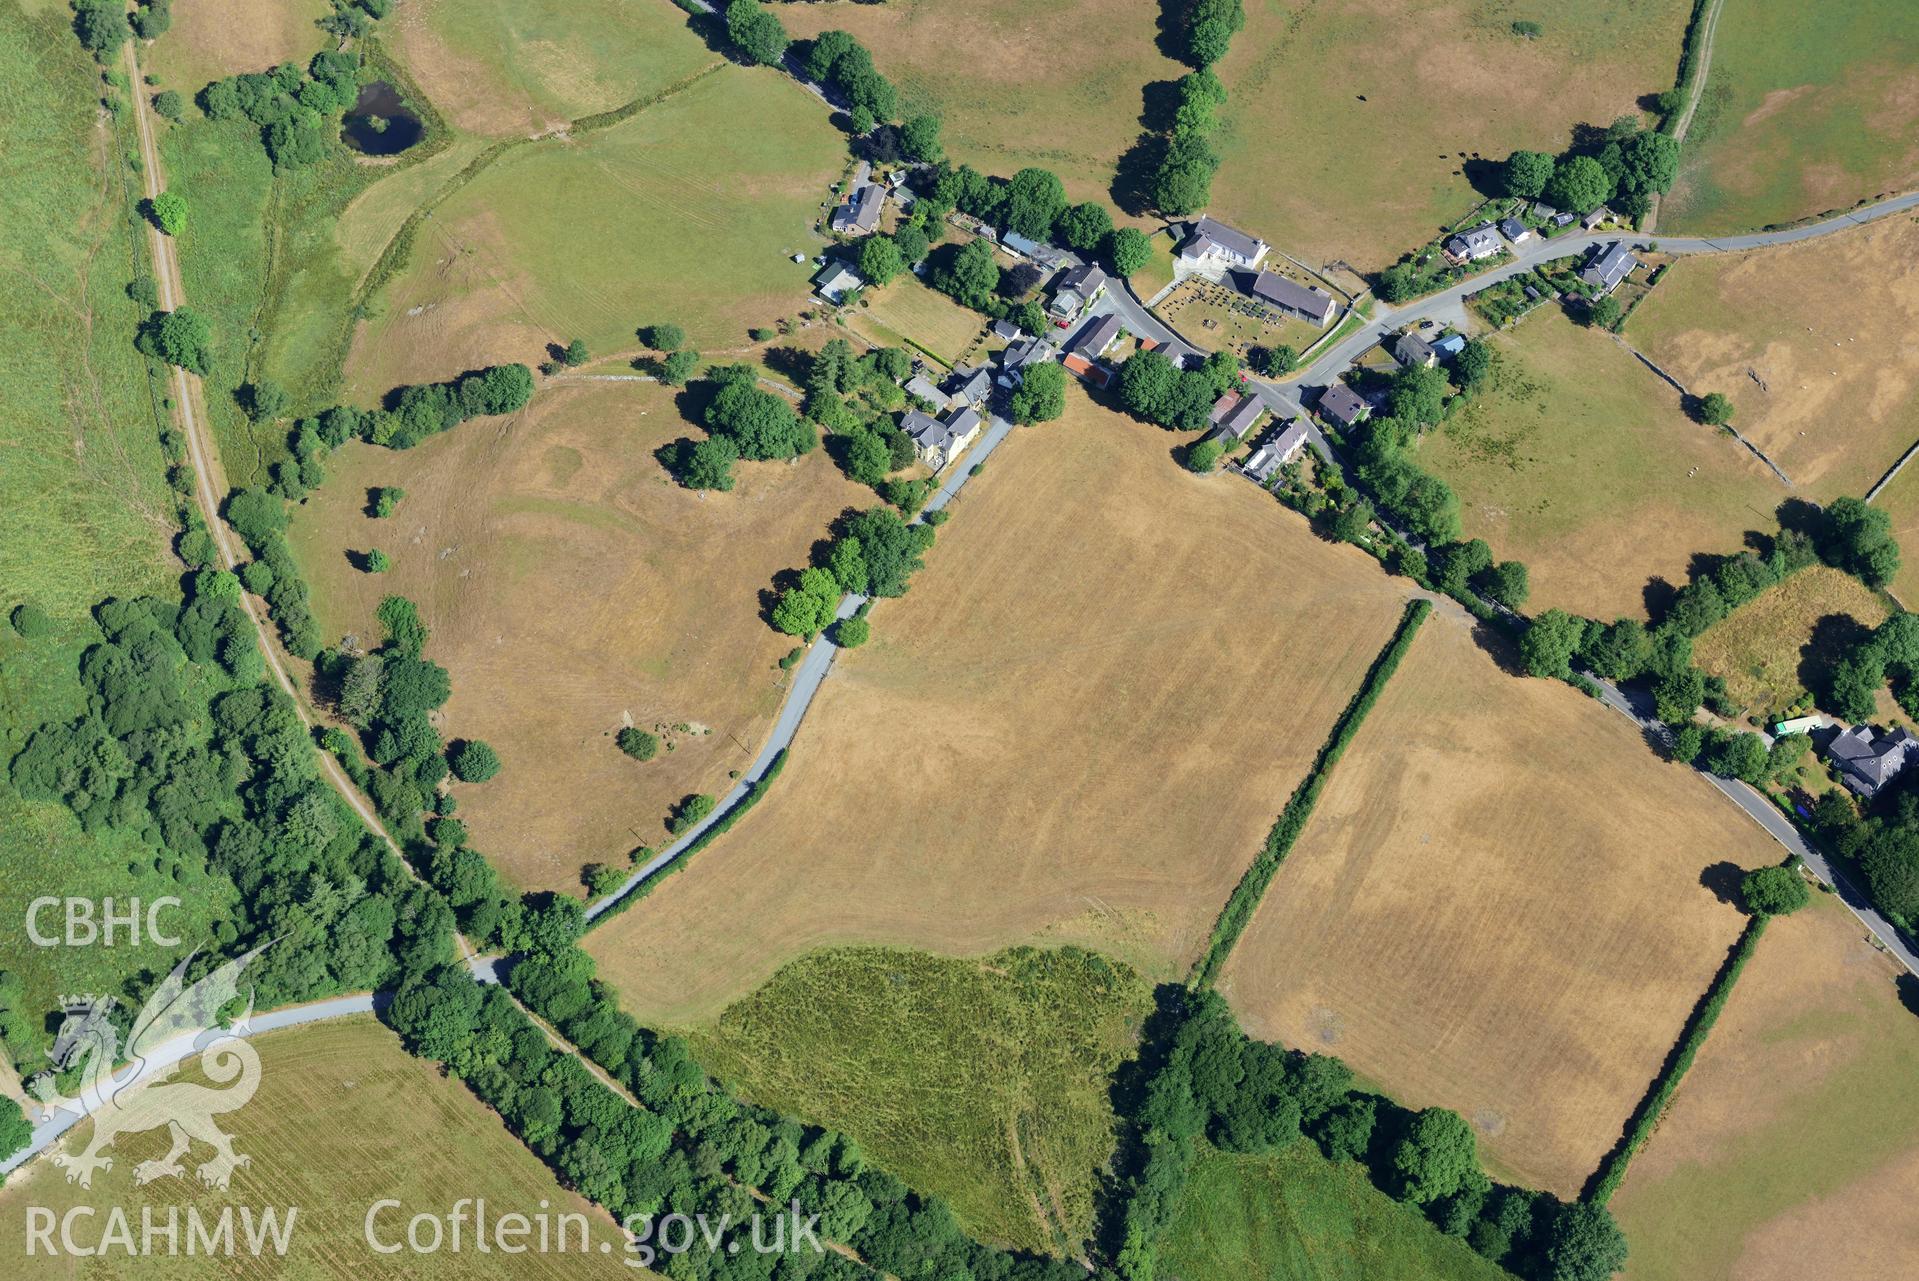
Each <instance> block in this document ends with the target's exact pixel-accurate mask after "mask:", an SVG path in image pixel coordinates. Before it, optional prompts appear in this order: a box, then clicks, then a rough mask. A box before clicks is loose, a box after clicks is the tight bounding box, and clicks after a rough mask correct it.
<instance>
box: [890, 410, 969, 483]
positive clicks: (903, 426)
mask: <svg viewBox="0 0 1919 1281" xmlns="http://www.w3.org/2000/svg"><path fill="white" fill-rule="evenodd" d="M979 429H980V416H979V411H978V410H977V409H974V408H973V407H972V406H971V405H965V406H962V407H960V408H958V409H954V410H951V411H949V412H948V413H947V414H946V415H945V416H944V417H941V418H934V417H932V416H931V415H928V414H922V413H921V412H919V410H917V409H909V410H907V411H906V412H905V413H904V414H902V415H900V430H901V431H903V432H905V433H906V435H907V438H908V439H910V440H911V441H912V442H913V447H914V448H915V449H916V450H918V451H919V456H920V460H921V461H922V462H924V463H925V464H926V465H927V466H928V467H931V468H932V469H933V470H934V471H941V470H944V469H945V467H946V465H947V464H948V463H950V462H952V461H953V460H954V459H955V458H958V457H959V456H960V455H961V454H962V453H964V452H965V451H966V447H967V446H968V445H970V444H972V443H973V441H974V439H975V438H977V437H978V436H979Z"/></svg>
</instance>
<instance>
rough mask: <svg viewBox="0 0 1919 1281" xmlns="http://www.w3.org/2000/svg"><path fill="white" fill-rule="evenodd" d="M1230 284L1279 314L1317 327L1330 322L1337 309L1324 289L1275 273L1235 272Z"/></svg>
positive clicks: (1322, 326) (1334, 301)
mask: <svg viewBox="0 0 1919 1281" xmlns="http://www.w3.org/2000/svg"><path fill="white" fill-rule="evenodd" d="M1233 283H1234V284H1235V285H1237V286H1238V288H1239V291H1240V292H1241V293H1243V294H1245V295H1246V296H1247V297H1249V298H1252V299H1254V300H1255V301H1257V302H1260V303H1264V304H1265V305H1266V306H1267V307H1268V308H1270V309H1271V310H1274V311H1277V312H1279V313H1281V314H1282V315H1286V316H1291V317H1293V318H1295V319H1297V320H1303V321H1305V322H1306V323H1307V324H1309V325H1312V326H1314V327H1315V328H1317V329H1324V328H1325V327H1326V326H1327V325H1328V324H1330V323H1332V319H1333V313H1334V312H1336V311H1338V310H1339V304H1338V302H1337V301H1336V300H1335V299H1334V298H1333V296H1332V295H1331V294H1329V293H1327V292H1326V291H1325V290H1324V289H1320V288H1318V287H1317V286H1314V285H1302V284H1300V283H1299V282H1298V281H1296V280H1289V279H1287V278H1286V277H1285V276H1282V275H1280V274H1279V273H1278V272H1273V271H1240V272H1234V273H1233Z"/></svg>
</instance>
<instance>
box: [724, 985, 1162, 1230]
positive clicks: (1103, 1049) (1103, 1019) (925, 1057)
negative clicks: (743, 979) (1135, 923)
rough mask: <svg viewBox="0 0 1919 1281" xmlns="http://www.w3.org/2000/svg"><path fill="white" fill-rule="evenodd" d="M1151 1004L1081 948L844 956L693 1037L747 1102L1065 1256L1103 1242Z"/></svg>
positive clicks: (982, 1226)
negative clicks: (1131, 1063)
mask: <svg viewBox="0 0 1919 1281" xmlns="http://www.w3.org/2000/svg"><path fill="white" fill-rule="evenodd" d="M1151 1008H1152V994H1151V992H1150V991H1149V990H1148V988H1147V986H1146V984H1145V983H1143V982H1142V981H1141V980H1140V978H1139V977H1138V975H1136V974H1134V973H1133V972H1132V971H1131V970H1129V969H1127V968H1125V967H1124V966H1117V965H1114V964H1112V963H1110V962H1108V961H1107V960H1105V959H1104V958H1102V957H1100V956H1097V955H1094V954H1093V953H1090V952H1085V951H1081V950H1079V949H1076V948H1067V949H1059V950H1053V949H1047V950H1038V949H1034V948H1016V949H1011V950H1009V951H1006V952H1001V953H997V954H995V955H993V956H989V957H985V958H983V959H978V960H970V959H958V958H948V957H938V956H932V955H930V954H928V953H925V952H903V951H896V950H893V949H889V948H871V947H863V948H838V949H831V950H827V951H821V952H814V953H810V954H808V955H806V956H803V957H801V958H800V959H798V960H796V961H793V962H791V963H789V964H788V965H786V966H784V967H783V968H782V969H781V970H780V972H779V973H778V974H775V975H774V976H773V979H772V981H771V982H769V983H768V984H767V985H766V986H765V987H763V988H761V989H760V990H759V991H757V992H755V993H753V994H752V995H751V996H749V997H747V998H745V999H744V1000H742V1001H738V1002H735V1003H734V1004H733V1005H731V1006H729V1007H727V1010H726V1012H725V1013H724V1014H722V1015H721V1016H720V1018H719V1021H718V1022H717V1024H714V1025H712V1026H710V1027H705V1028H695V1029H692V1030H691V1031H690V1032H689V1036H690V1037H691V1039H692V1041H693V1045H694V1049H695V1051H696V1053H697V1054H698V1057H699V1059H700V1062H701V1063H702V1065H704V1066H705V1067H706V1069H707V1070H708V1071H709V1072H712V1073H714V1074H715V1075H716V1076H717V1077H719V1078H720V1079H722V1080H724V1081H726V1082H727V1083H728V1085H729V1086H731V1087H733V1088H734V1089H735V1090H736V1091H737V1092H740V1093H741V1094H742V1096H743V1097H745V1098H748V1099H751V1100H752V1101H753V1102H755V1103H759V1104H762V1105H764V1106H766V1107H771V1108H774V1109H775V1110H777V1111H780V1112H783V1113H785V1114H787V1115H789V1116H797V1117H801V1118H803V1119H805V1120H808V1121H811V1122H814V1123H816V1124H820V1125H827V1126H831V1127H833V1128H835V1129H838V1130H842V1131H844V1132H845V1133H847V1134H850V1135H851V1136H852V1137H853V1138H854V1139H856V1140H857V1141H858V1142H859V1145H860V1147H861V1148H863V1149H864V1150H865V1151H866V1152H867V1153H868V1154H869V1156H870V1157H871V1158H872V1159H873V1160H874V1161H875V1162H876V1163H877V1164H879V1165H880V1166H882V1167H883V1168H885V1169H888V1170H891V1171H893V1172H894V1173H896V1174H898V1175H899V1176H900V1177H901V1178H903V1179H905V1180H906V1181H907V1182H908V1183H909V1184H911V1185H912V1186H913V1187H915V1188H919V1189H921V1190H923V1191H926V1192H931V1193H934V1194H935V1195H938V1196H940V1197H942V1198H944V1199H945V1200H946V1201H947V1202H948V1203H949V1204H951V1205H952V1206H953V1207H954V1209H955V1211H956V1212H957V1213H958V1214H959V1216H960V1218H961V1220H962V1221H963V1222H964V1223H965V1224H966V1226H967V1228H968V1230H969V1231H971V1232H973V1233H975V1234H976V1235H980V1236H983V1237H985V1238H987V1239H990V1240H993V1241H998V1242H1002V1243H1004V1244H1007V1245H1010V1246H1014V1247H1018V1248H1021V1249H1028V1250H1035V1251H1042V1252H1055V1253H1057V1252H1060V1251H1061V1249H1062V1246H1063V1245H1064V1246H1065V1248H1067V1249H1071V1250H1076V1249H1077V1248H1078V1244H1079V1243H1080V1242H1081V1241H1083V1240H1085V1239H1086V1238H1087V1237H1088V1236H1090V1235H1091V1233H1092V1231H1093V1220H1094V1198H1095V1182H1096V1178H1095V1176H1096V1172H1097V1171H1098V1170H1100V1169H1101V1168H1103V1167H1104V1166H1105V1165H1106V1164H1107V1162H1108V1160H1109V1159H1110V1158H1111V1156H1112V1152H1113V1144H1114V1135H1115V1126H1116V1124H1117V1123H1116V1121H1115V1118H1114V1116H1113V1108H1112V1103H1111V1101H1110V1100H1109V1098H1108V1091H1109V1089H1110V1088H1111V1084H1112V1082H1111V1076H1112V1073H1113V1070H1114V1069H1115V1068H1116V1067H1117V1066H1118V1065H1119V1064H1120V1063H1121V1062H1122V1061H1123V1060H1125V1059H1127V1058H1129V1057H1131V1055H1132V1054H1133V1052H1134V1051H1135V1050H1136V1049H1137V1047H1138V1040H1139V1025H1140V1022H1141V1020H1143V1019H1144V1018H1145V1016H1146V1014H1147V1013H1148V1012H1149V1011H1150V1010H1151Z"/></svg>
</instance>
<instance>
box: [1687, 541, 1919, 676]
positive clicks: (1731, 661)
mask: <svg viewBox="0 0 1919 1281" xmlns="http://www.w3.org/2000/svg"><path fill="white" fill-rule="evenodd" d="M1886 612H1887V611H1886V606H1885V603H1884V602H1883V601H1881V600H1880V599H1879V597H1878V596H1876V595H1874V594H1873V591H1872V589H1871V588H1869V587H1867V586H1866V585H1865V584H1864V583H1862V582H1860V581H1859V580H1858V579H1856V578H1854V577H1853V576H1852V575H1851V574H1847V573H1844V572H1842V571H1840V570H1837V569H1832V568H1830V567H1828V566H1825V565H1814V566H1811V567H1810V568H1808V569H1802V570H1800V571H1799V572H1798V573H1797V574H1794V575H1793V576H1792V577H1791V578H1788V579H1787V580H1786V581H1785V582H1783V583H1780V584H1779V585H1778V586H1776V587H1771V588H1768V589H1767V590H1766V591H1765V592H1764V593H1762V594H1761V595H1760V596H1759V597H1758V598H1757V599H1755V600H1751V601H1748V602H1746V603H1745V604H1744V605H1741V606H1740V607H1739V608H1738V609H1736V610H1734V611H1733V612H1732V614H1731V615H1729V616H1728V617H1726V618H1725V619H1723V620H1721V621H1720V622H1718V623H1715V624H1714V625H1713V626H1711V627H1709V628H1707V629H1706V631H1705V632H1704V633H1703V634H1702V635H1701V636H1700V637H1699V639H1697V640H1696V641H1694V642H1693V650H1692V653H1693V661H1694V662H1695V663H1696V664H1697V665H1698V666H1699V669H1700V670H1701V671H1703V672H1705V673H1706V674H1707V675H1708V676H1721V677H1724V678H1725V681H1726V692H1727V693H1728V694H1729V695H1731V696H1732V698H1733V700H1734V701H1735V702H1738V703H1741V704H1743V705H1744V706H1745V707H1746V709H1747V710H1748V711H1751V712H1765V711H1780V710H1783V709H1784V708H1786V707H1788V706H1790V705H1791V704H1792V703H1793V701H1794V700H1795V699H1797V698H1798V697H1799V696H1800V695H1802V694H1803V693H1805V691H1806V690H1807V689H1808V688H1812V689H1818V688H1823V686H1822V684H1821V680H1820V678H1821V674H1822V673H1823V672H1824V671H1825V670H1827V669H1828V668H1829V667H1830V665H1831V664H1832V663H1834V662H1836V661H1837V660H1838V659H1840V658H1841V657H1843V656H1844V655H1845V654H1847V653H1850V652H1851V650H1852V647H1853V643H1854V642H1855V641H1856V640H1857V638H1858V636H1859V633H1860V632H1862V631H1865V630H1869V629H1871V628H1874V627H1877V626H1878V625H1879V624H1880V623H1882V622H1884V621H1885V618H1886Z"/></svg>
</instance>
